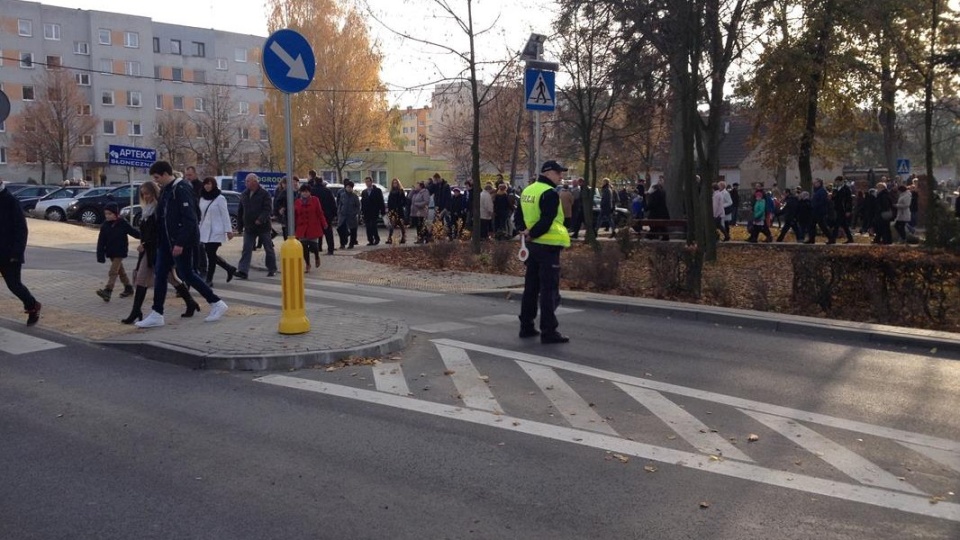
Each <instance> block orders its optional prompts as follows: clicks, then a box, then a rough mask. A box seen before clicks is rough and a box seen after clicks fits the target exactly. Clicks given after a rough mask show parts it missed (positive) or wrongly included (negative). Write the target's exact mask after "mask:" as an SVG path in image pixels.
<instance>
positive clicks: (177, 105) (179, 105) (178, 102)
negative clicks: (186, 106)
mask: <svg viewBox="0 0 960 540" xmlns="http://www.w3.org/2000/svg"><path fill="white" fill-rule="evenodd" d="M173 110H175V111H182V110H183V96H173Z"/></svg>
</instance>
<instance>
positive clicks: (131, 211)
mask: <svg viewBox="0 0 960 540" xmlns="http://www.w3.org/2000/svg"><path fill="white" fill-rule="evenodd" d="M220 193H221V194H222V195H223V198H225V199H226V200H227V211H228V212H229V213H230V226H231V227H233V230H237V223H238V221H237V213H238V212H239V211H240V194H239V193H237V192H236V191H221V192H220ZM142 213H143V210H142V208H141V206H140V205H139V204H135V205H133V206H128V207H126V208H124V209H123V210H120V217H121V218H123V219H126V220H127V221H130V220H131V219H132V220H133V221H130V224H131V225H133V226H134V227H139V226H140V216H141V214H142Z"/></svg>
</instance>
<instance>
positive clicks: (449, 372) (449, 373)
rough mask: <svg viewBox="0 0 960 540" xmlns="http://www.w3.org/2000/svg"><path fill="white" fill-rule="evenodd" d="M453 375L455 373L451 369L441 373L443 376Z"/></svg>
mask: <svg viewBox="0 0 960 540" xmlns="http://www.w3.org/2000/svg"><path fill="white" fill-rule="evenodd" d="M454 373H456V371H454V370H452V369H448V370H445V371H444V372H443V374H444V375H453V374H454Z"/></svg>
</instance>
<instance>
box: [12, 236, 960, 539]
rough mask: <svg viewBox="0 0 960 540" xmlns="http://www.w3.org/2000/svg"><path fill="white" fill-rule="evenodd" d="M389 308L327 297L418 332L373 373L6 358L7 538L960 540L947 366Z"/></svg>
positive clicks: (782, 341)
mask: <svg viewBox="0 0 960 540" xmlns="http://www.w3.org/2000/svg"><path fill="white" fill-rule="evenodd" d="M34 251H36V253H33V252H32V253H31V261H32V264H33V265H36V266H40V267H43V266H44V265H48V264H49V265H52V264H57V265H62V264H71V265H76V268H77V271H83V272H86V271H89V272H93V273H97V274H99V272H100V270H101V269H102V267H101V266H99V265H95V263H94V264H89V263H88V262H87V259H89V254H76V253H74V252H55V251H54V250H34ZM438 279H445V278H443V276H442V275H438ZM264 283H277V287H279V282H278V281H275V280H273V281H267V280H265V279H264V280H256V281H254V282H253V284H242V283H241V284H236V288H235V289H234V290H237V291H246V292H247V293H248V294H254V293H257V292H258V291H259V292H262V291H261V290H260V289H257V288H255V287H254V286H256V285H260V284H264ZM234 285H235V284H231V285H230V286H229V287H234ZM317 288H319V289H322V288H323V285H317ZM223 289H224V290H226V289H227V286H224V287H223ZM218 290H219V289H218ZM331 290H338V291H341V292H342V291H343V290H344V289H343V287H342V286H338V287H335V288H334V287H332V286H331ZM356 294H357V295H362V296H364V297H368V298H375V297H377V296H378V291H377V289H375V288H367V287H364V288H357V289H356ZM380 296H381V297H382V298H383V299H385V301H384V302H382V303H376V304H357V303H353V302H349V301H344V302H343V304H342V306H343V307H345V308H346V307H349V308H351V309H355V310H365V309H375V310H376V311H377V313H379V314H381V315H384V316H390V317H402V318H403V319H404V320H406V321H407V323H408V324H409V325H410V326H411V328H413V329H414V339H413V341H412V343H411V346H410V347H409V348H408V350H406V351H404V352H403V353H401V354H400V355H397V356H396V357H395V358H387V359H384V360H385V361H386V363H384V364H381V365H377V366H366V365H360V366H348V367H343V368H340V369H336V370H332V371H327V370H324V369H316V370H305V371H299V372H290V373H276V374H270V375H266V376H265V374H244V373H240V374H238V373H217V372H204V371H191V370H186V369H183V368H180V367H176V366H172V365H166V364H163V363H158V362H153V361H148V360H144V359H142V358H139V357H136V356H130V355H127V354H120V353H117V352H115V351H113V350H110V349H103V348H99V347H96V346H91V345H88V344H84V343H78V342H75V341H72V340H69V339H65V338H64V337H63V336H60V335H57V334H53V333H49V332H46V331H44V329H42V328H39V329H37V330H35V331H31V332H30V335H31V336H34V337H38V338H42V339H47V340H49V341H50V342H52V343H54V344H56V345H63V347H59V348H55V349H47V350H38V351H36V352H27V353H22V354H11V353H9V352H3V349H2V347H0V460H2V462H3V463H4V464H7V466H4V467H2V468H0V485H2V486H4V487H3V489H0V538H43V539H48V538H204V539H209V538H225V539H226V538H231V539H232V538H524V539H526V538H551V539H555V538H722V539H739V538H796V539H806V538H814V537H816V538H829V539H833V538H837V539H839V538H878V539H901V538H921V537H922V538H949V539H955V538H958V537H960V511H958V502H960V501H958V499H957V496H956V495H955V494H956V493H957V492H958V491H960V459H958V456H960V442H958V441H960V419H958V417H957V414H956V410H957V406H958V405H960V397H958V395H960V363H958V362H957V360H956V359H953V358H943V357H942V356H941V355H939V354H932V353H931V352H930V351H922V350H903V349H884V348H864V347H862V344H860V343H856V344H853V343H843V342H829V341H820V340H815V339H810V338H806V337H804V336H798V335H789V334H775V333H767V332H758V331H754V330H747V329H738V328H735V327H724V326H717V325H705V324H701V323H689V322H686V321H676V320H664V319H660V318H652V317H642V316H637V315H623V314H618V313H614V312H601V311H591V310H584V311H575V310H571V311H568V312H566V313H564V314H562V315H561V329H562V330H563V331H564V332H565V333H567V334H569V335H570V336H571V337H572V338H573V341H572V342H571V343H570V344H568V345H561V346H541V345H540V344H539V343H537V342H536V340H533V341H529V340H523V341H522V340H520V339H519V338H517V337H516V333H515V332H516V329H517V328H516V319H515V318H513V319H511V317H515V315H516V313H517V311H518V304H517V303H516V302H508V301H505V300H495V299H484V298H471V297H462V296H454V295H438V296H435V297H429V298H423V297H420V298H417V299H416V300H406V301H405V300H403V299H402V297H401V298H398V297H397V296H396V295H391V294H388V293H387V292H384V293H383V294H381V295H380ZM387 300H389V301H387ZM325 302H326V303H331V302H333V303H335V301H331V300H329V299H327V300H325ZM313 320H314V324H322V321H323V319H322V313H315V314H314V315H313ZM0 327H2V328H3V329H5V330H0V344H2V343H3V342H4V339H3V336H4V335H6V336H7V342H10V341H11V340H12V341H17V339H19V338H18V337H17V336H19V335H21V334H22V333H23V332H22V330H23V329H22V327H20V326H18V325H14V324H7V323H0ZM3 332H6V334H4V333H3ZM11 336H12V337H11ZM750 435H756V436H757V438H758V440H756V441H755V442H749V441H748V438H749V436H750ZM954 460H956V461H954Z"/></svg>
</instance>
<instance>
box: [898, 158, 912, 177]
mask: <svg viewBox="0 0 960 540" xmlns="http://www.w3.org/2000/svg"><path fill="white" fill-rule="evenodd" d="M897 174H910V160H909V159H903V158H901V159H898V160H897Z"/></svg>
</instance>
